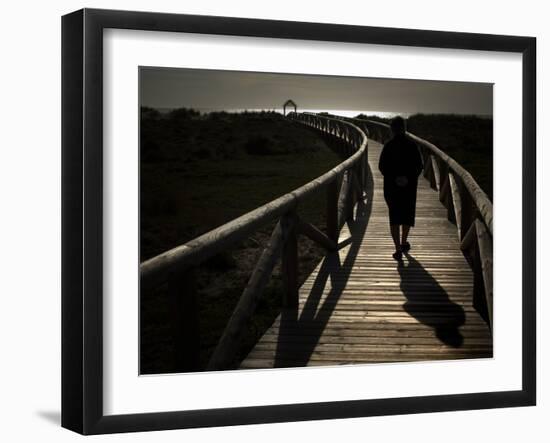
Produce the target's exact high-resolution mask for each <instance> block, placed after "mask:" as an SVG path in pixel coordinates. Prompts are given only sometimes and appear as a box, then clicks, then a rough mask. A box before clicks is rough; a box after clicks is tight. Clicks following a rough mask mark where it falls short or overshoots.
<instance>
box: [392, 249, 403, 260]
mask: <svg viewBox="0 0 550 443" xmlns="http://www.w3.org/2000/svg"><path fill="white" fill-rule="evenodd" d="M392 257H393V258H394V259H395V260H397V261H401V260H403V253H402V252H401V251H396V252H394V253H393V254H392Z"/></svg>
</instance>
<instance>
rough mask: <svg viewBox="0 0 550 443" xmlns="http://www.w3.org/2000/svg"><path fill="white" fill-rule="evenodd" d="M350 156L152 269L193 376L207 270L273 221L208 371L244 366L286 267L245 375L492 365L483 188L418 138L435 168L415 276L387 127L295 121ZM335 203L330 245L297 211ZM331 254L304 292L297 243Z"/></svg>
mask: <svg viewBox="0 0 550 443" xmlns="http://www.w3.org/2000/svg"><path fill="white" fill-rule="evenodd" d="M289 118H291V119H293V120H295V121H298V122H300V123H303V124H305V125H308V126H311V127H313V128H315V129H316V130H318V131H319V133H320V134H321V135H322V136H323V137H324V138H325V140H327V142H329V143H331V144H332V145H333V146H334V147H335V149H339V150H341V152H342V153H343V154H345V156H346V157H347V159H346V160H344V161H343V162H342V163H341V164H340V165H338V166H337V167H335V168H334V169H332V170H331V171H329V172H327V173H326V174H324V175H323V176H321V177H319V178H317V179H316V180H313V181H312V182H310V183H308V184H306V185H304V186H303V187H301V188H299V189H297V190H295V191H293V192H291V193H289V194H286V195H285V196H282V197H280V198H279V199H277V200H274V201H273V202H270V203H268V204H267V205H264V206H262V207H261V208H258V209H256V210H255V211H252V212H251V213H249V214H245V215H244V216H242V217H239V218H238V219H236V220H233V221H232V222H229V223H227V224H226V225H224V226H221V227H220V228H218V229H215V230H214V231H211V232H209V233H207V234H204V235H203V236H201V237H199V238H197V239H195V240H193V241H191V242H189V243H187V244H186V245H182V246H180V247H177V248H175V249H173V250H171V251H167V252H166V253H164V254H161V255H160V256H157V257H155V258H153V259H151V260H148V261H146V262H144V263H142V265H141V285H142V288H145V289H146V288H148V287H151V286H154V285H155V284H160V283H161V282H162V281H166V280H168V281H169V287H170V288H171V289H170V290H171V293H172V300H173V303H174V309H173V311H174V313H175V320H174V335H175V342H176V344H177V347H178V349H180V350H181V352H180V353H179V354H178V355H180V356H181V358H180V361H179V365H178V366H179V369H180V370H182V371H185V370H194V369H197V366H196V365H197V361H198V349H197V343H198V341H197V337H198V326H197V318H196V301H195V299H194V296H195V291H194V289H193V283H192V282H193V267H194V266H196V265H197V264H198V263H200V262H201V261H203V260H205V259H206V258H208V257H210V256H212V255H214V254H215V253H218V252H220V251H222V250H224V249H225V248H227V247H228V246H230V245H232V244H235V243H236V242H237V241H240V240H242V239H243V238H246V237H247V236H249V235H250V234H251V233H252V232H254V231H255V230H256V229H258V227H261V226H263V225H265V224H266V223H268V222H270V221H272V220H277V219H278V220H279V222H278V223H277V225H276V227H275V229H274V231H273V234H272V237H271V240H270V241H269V244H268V245H267V246H266V248H265V250H264V251H263V254H262V256H261V258H260V259H259V261H258V263H257V264H256V267H255V269H254V270H253V271H252V275H251V277H250V280H249V283H248V285H247V286H246V288H245V289H244V291H243V294H242V296H241V299H240V300H239V302H238V304H237V307H236V308H235V311H234V312H233V314H232V316H231V318H230V320H229V323H228V325H227V327H226V329H225V331H224V333H223V335H222V337H221V339H220V341H219V343H218V346H217V347H216V350H215V351H214V353H213V355H212V358H211V360H210V362H209V364H208V367H207V369H223V368H225V367H226V366H227V364H228V362H229V361H231V358H232V356H233V355H234V352H235V350H236V348H237V346H238V342H239V337H240V333H241V331H242V330H243V328H244V327H245V326H246V324H247V321H248V320H249V319H250V317H251V316H252V315H253V313H254V308H255V306H256V304H257V302H258V300H259V298H260V297H261V296H262V290H263V288H264V287H265V284H266V283H267V281H268V280H269V278H270V276H271V272H272V271H273V268H274V266H275V264H276V263H277V262H278V260H279V259H281V260H282V272H283V277H284V283H285V295H284V299H283V309H282V312H281V314H280V315H279V317H278V318H277V319H276V320H275V322H274V324H273V325H272V326H271V327H270V328H269V329H268V331H267V332H266V333H265V334H264V335H263V336H262V338H261V339H260V340H259V341H258V343H257V344H256V346H255V347H254V348H253V350H252V351H251V352H250V353H249V355H248V356H247V357H246V359H245V360H244V361H243V362H242V363H241V368H271V367H292V366H306V365H326V364H330V365H339V364H349V363H369V362H396V361H411V360H435V359H458V358H484V357H491V356H492V337H491V324H492V304H493V301H492V204H491V202H490V201H489V200H488V198H487V196H486V195H485V193H484V192H483V191H482V190H481V189H480V188H479V186H478V185H477V183H476V182H475V181H474V180H473V178H472V177H471V175H470V174H469V173H468V172H467V171H465V170H464V169H463V168H462V167H461V166H460V165H458V164H457V163H456V162H455V161H454V160H453V159H451V158H450V157H448V156H447V155H446V154H444V153H443V152H442V151H440V150H439V149H438V148H437V147H435V146H433V145H431V144H430V143H429V142H427V141H425V140H422V139H420V138H418V137H415V136H413V135H411V136H412V137H413V138H414V139H415V141H416V142H417V143H418V145H419V148H420V149H421V152H422V155H423V158H424V166H425V168H424V177H425V178H426V179H425V180H424V179H422V178H421V179H420V180H419V186H418V196H417V214H416V226H415V227H414V228H413V229H412V230H411V234H410V243H411V245H412V248H411V251H410V252H409V253H407V254H405V255H404V259H403V263H401V264H399V263H397V262H396V261H395V260H394V259H393V258H392V256H391V253H392V252H393V243H392V240H391V237H390V233H389V224H388V217H387V208H386V204H385V201H384V197H383V189H382V187H383V186H382V183H383V182H382V176H381V174H380V173H379V171H378V159H379V156H380V152H381V148H382V144H381V143H380V142H382V141H385V140H387V139H388V137H389V130H388V127H387V126H386V125H384V124H381V123H377V122H372V121H364V120H357V119H345V118H341V117H336V116H330V117H329V116H321V115H318V114H307V113H305V114H299V113H291V114H289ZM314 192H325V193H326V196H327V200H326V201H327V204H326V208H323V210H326V211H327V212H326V214H327V232H326V233H325V232H322V231H320V230H319V229H318V228H316V227H315V226H313V225H311V224H309V223H308V222H307V221H306V220H300V219H299V217H298V216H297V214H296V208H297V207H298V206H299V205H300V203H301V202H303V201H304V200H305V199H307V198H308V197H309V196H310V195H311V194H312V193H314ZM299 235H306V236H308V237H309V238H311V239H312V240H314V241H316V242H318V243H320V244H321V245H323V246H324V247H325V248H326V249H327V255H326V256H325V257H324V259H323V260H322V261H321V263H320V264H319V265H318V267H317V268H316V269H315V270H314V272H313V273H312V274H311V275H310V276H309V277H308V278H307V279H306V281H305V283H304V284H303V285H302V286H301V287H300V288H298V284H297V278H298V276H297V269H298V260H299V257H298V253H297V246H296V243H297V240H298V236H299Z"/></svg>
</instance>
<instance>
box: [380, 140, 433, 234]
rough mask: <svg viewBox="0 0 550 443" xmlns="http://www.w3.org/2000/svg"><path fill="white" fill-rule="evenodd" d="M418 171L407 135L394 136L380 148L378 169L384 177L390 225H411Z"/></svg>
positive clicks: (418, 161)
mask: <svg viewBox="0 0 550 443" xmlns="http://www.w3.org/2000/svg"><path fill="white" fill-rule="evenodd" d="M422 168H423V164H422V156H421V155H420V152H419V150H418V147H417V146H416V143H415V142H414V141H412V140H411V139H410V138H409V137H408V136H407V135H405V134H397V135H396V136H394V137H393V138H392V139H391V140H390V141H389V142H387V143H386V144H385V145H384V147H383V148H382V153H381V154H380V161H379V164H378V169H380V172H381V173H382V175H383V176H384V199H385V200H386V203H387V204H388V209H389V215H390V224H392V225H408V226H414V219H415V211H416V187H417V185H418V176H419V175H420V173H421V172H422ZM403 177H406V179H404V178H403Z"/></svg>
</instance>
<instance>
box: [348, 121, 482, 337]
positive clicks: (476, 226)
mask: <svg viewBox="0 0 550 443" xmlns="http://www.w3.org/2000/svg"><path fill="white" fill-rule="evenodd" d="M340 118H341V117H340ZM342 119H343V120H344V121H349V122H352V123H354V124H355V125H357V126H359V127H360V128H361V129H362V130H363V131H364V132H365V133H366V134H367V135H368V136H369V137H370V138H371V139H372V140H376V141H379V142H381V143H384V142H386V141H387V140H389V139H390V138H391V132H390V128H389V126H388V125H386V124H384V123H381V122H377V121H372V120H364V119H356V118H342ZM407 134H408V135H409V137H411V138H412V139H413V140H414V141H415V142H416V143H417V145H418V146H419V148H420V151H421V153H422V157H423V161H424V171H423V173H424V177H426V179H427V180H428V181H429V182H430V186H431V187H432V188H433V189H435V190H436V191H437V192H438V193H439V200H440V201H441V202H442V203H443V205H444V206H445V207H446V208H447V216H448V219H449V220H450V221H452V222H453V223H455V224H456V227H457V235H458V238H459V241H460V247H461V249H462V251H464V253H465V255H466V257H467V258H468V261H469V263H470V266H471V267H472V270H473V273H474V300H473V302H474V307H475V308H476V309H477V310H478V311H479V312H480V314H481V316H482V317H483V318H485V320H486V321H487V322H488V323H489V325H490V326H491V327H492V323H493V204H492V203H491V201H490V200H489V198H488V197H487V194H486V193H485V192H483V190H482V189H481V188H480V187H479V185H478V184H477V182H476V181H475V180H474V178H473V177H472V176H471V174H470V173H469V172H468V171H466V170H465V169H464V168H463V167H462V166H460V164H458V163H457V162H456V161H455V160H454V159H453V158H451V157H449V156H448V155H447V154H445V153H444V152H443V151H441V150H440V149H439V148H438V147H437V146H435V145H433V144H432V143H430V142H428V141H426V140H424V139H422V138H420V137H417V136H416V135H414V134H411V133H410V132H408V133H407Z"/></svg>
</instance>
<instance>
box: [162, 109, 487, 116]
mask: <svg viewBox="0 0 550 443" xmlns="http://www.w3.org/2000/svg"><path fill="white" fill-rule="evenodd" d="M155 109H156V110H157V111H159V112H160V113H161V114H167V113H168V112H170V111H173V110H174V109H178V108H155ZM193 109H194V110H196V111H199V112H200V113H201V114H208V113H210V112H222V111H225V112H231V113H239V112H245V111H247V112H261V111H270V112H278V113H280V114H282V113H283V109H282V108H272V109H269V108H264V109H261V108H249V109H244V108H243V109H214V108H193ZM298 111H299V112H328V113H329V114H334V115H341V116H344V117H355V116H357V115H359V114H363V115H376V116H378V117H381V118H393V117H395V116H396V115H400V116H401V117H404V118H409V117H410V116H411V115H414V114H419V112H415V113H407V112H388V111H375V110H359V111H358V110H351V111H350V110H349V109H300V108H298ZM477 117H479V118H493V116H492V115H477Z"/></svg>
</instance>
